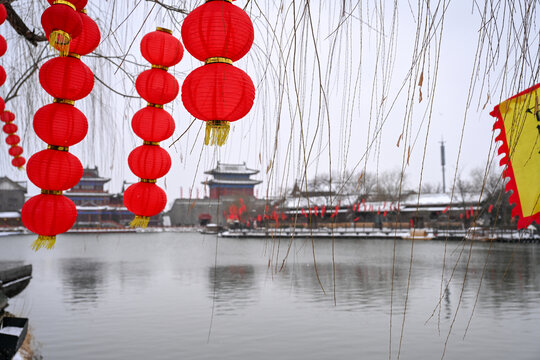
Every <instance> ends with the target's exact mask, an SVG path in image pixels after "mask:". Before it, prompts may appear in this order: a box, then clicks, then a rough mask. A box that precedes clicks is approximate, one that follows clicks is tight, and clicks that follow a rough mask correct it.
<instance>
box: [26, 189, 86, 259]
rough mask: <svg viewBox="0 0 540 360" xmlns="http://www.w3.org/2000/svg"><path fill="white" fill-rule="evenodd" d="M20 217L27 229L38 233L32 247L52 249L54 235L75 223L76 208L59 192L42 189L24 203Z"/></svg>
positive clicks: (35, 248) (66, 229)
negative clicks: (38, 193) (40, 192)
mask: <svg viewBox="0 0 540 360" xmlns="http://www.w3.org/2000/svg"><path fill="white" fill-rule="evenodd" d="M21 218H22V221H23V224H24V226H26V227H27V228H28V230H30V231H32V232H34V233H37V234H40V236H39V237H38V240H36V241H35V242H34V244H33V246H32V247H33V249H34V250H39V249H41V248H43V247H45V248H47V249H52V248H53V247H54V244H55V240H56V235H57V234H61V233H63V232H66V231H68V230H69V229H70V228H71V227H72V226H73V224H74V223H75V220H76V219H77V209H76V207H75V204H74V203H73V201H71V200H70V199H68V198H67V197H65V196H63V195H61V192H55V191H48V190H43V191H42V194H41V195H37V196H34V197H32V198H31V199H30V200H28V201H27V202H26V203H25V204H24V206H23V208H22V211H21Z"/></svg>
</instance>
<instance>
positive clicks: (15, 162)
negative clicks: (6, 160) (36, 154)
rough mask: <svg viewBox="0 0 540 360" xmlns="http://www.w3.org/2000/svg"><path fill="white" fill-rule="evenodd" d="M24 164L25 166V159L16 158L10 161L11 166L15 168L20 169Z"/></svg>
mask: <svg viewBox="0 0 540 360" xmlns="http://www.w3.org/2000/svg"><path fill="white" fill-rule="evenodd" d="M24 164H26V159H25V158H23V157H22V156H17V157H15V158H14V159H13V160H11V165H13V166H15V167H16V168H19V169H21V168H22V167H23V166H24Z"/></svg>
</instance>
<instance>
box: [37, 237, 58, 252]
mask: <svg viewBox="0 0 540 360" xmlns="http://www.w3.org/2000/svg"><path fill="white" fill-rule="evenodd" d="M55 243H56V236H45V235H39V236H38V238H37V240H36V241H34V243H33V244H32V249H33V250H34V251H38V250H39V249H43V248H45V249H47V250H52V249H53V248H54V244H55Z"/></svg>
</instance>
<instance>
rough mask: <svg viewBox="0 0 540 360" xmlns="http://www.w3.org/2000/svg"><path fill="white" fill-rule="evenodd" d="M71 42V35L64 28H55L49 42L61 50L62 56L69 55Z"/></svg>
mask: <svg viewBox="0 0 540 360" xmlns="http://www.w3.org/2000/svg"><path fill="white" fill-rule="evenodd" d="M70 43H71V36H70V35H69V34H68V33H67V32H65V31H62V30H54V31H53V32H51V35H49V44H50V45H51V46H52V47H53V48H55V49H56V50H58V51H59V52H60V56H68V55H69V44H70Z"/></svg>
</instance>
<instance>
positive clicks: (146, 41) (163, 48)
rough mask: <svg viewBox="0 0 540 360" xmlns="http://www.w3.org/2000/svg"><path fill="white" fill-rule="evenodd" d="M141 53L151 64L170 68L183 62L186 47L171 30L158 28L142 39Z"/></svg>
mask: <svg viewBox="0 0 540 360" xmlns="http://www.w3.org/2000/svg"><path fill="white" fill-rule="evenodd" d="M141 53H142V56H143V57H144V58H145V59H146V60H147V61H148V62H149V63H150V64H152V65H158V66H163V67H166V68H168V67H171V66H174V65H176V64H178V63H179V62H180V60H182V56H183V55H184V47H183V46H182V44H181V43H180V40H178V39H177V38H175V37H174V36H172V32H171V31H170V30H167V29H163V28H158V29H157V30H156V31H153V32H151V33H148V34H146V35H145V36H144V37H143V38H142V40H141Z"/></svg>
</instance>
